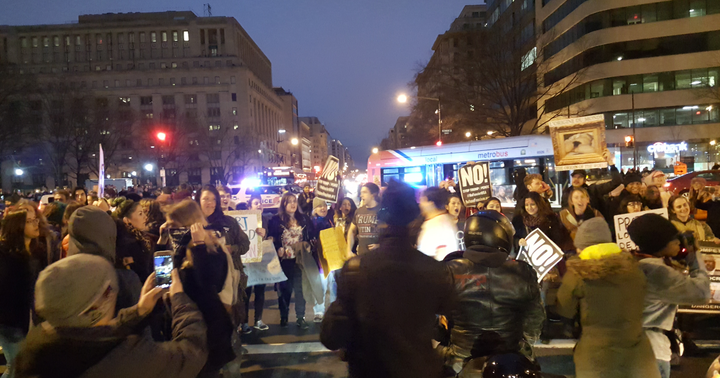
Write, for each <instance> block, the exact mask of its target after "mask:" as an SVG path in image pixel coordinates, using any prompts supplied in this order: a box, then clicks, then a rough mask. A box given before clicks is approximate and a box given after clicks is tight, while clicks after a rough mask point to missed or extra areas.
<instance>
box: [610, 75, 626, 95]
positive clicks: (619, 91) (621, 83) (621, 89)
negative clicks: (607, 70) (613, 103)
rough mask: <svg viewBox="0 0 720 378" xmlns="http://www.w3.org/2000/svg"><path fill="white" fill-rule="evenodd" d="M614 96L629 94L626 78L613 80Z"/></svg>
mask: <svg viewBox="0 0 720 378" xmlns="http://www.w3.org/2000/svg"><path fill="white" fill-rule="evenodd" d="M612 93H613V96H618V95H624V94H627V93H628V89H627V80H626V79H625V78H624V77H619V78H615V79H613V92H612Z"/></svg>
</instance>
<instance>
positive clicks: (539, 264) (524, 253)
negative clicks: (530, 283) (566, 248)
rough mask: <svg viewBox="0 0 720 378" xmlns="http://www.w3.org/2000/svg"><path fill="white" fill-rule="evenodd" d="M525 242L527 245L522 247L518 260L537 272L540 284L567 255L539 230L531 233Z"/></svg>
mask: <svg viewBox="0 0 720 378" xmlns="http://www.w3.org/2000/svg"><path fill="white" fill-rule="evenodd" d="M525 242H526V243H527V245H526V246H525V247H522V249H521V251H520V253H519V254H518V258H517V259H518V260H520V261H525V262H526V263H528V264H530V266H531V267H533V269H535V271H536V272H537V275H538V282H540V281H542V279H543V278H544V277H545V275H546V274H548V272H549V271H550V269H552V268H553V267H554V266H555V265H557V263H559V262H560V261H562V259H563V257H564V256H565V254H564V253H563V251H562V250H561V249H560V247H558V246H557V244H555V243H554V242H553V241H552V240H550V238H549V237H547V236H546V235H545V234H544V233H543V232H542V231H540V229H539V228H536V229H535V230H534V231H533V232H531V233H529V234H528V236H527V237H526V238H525Z"/></svg>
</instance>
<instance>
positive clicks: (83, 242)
mask: <svg viewBox="0 0 720 378" xmlns="http://www.w3.org/2000/svg"><path fill="white" fill-rule="evenodd" d="M68 235H70V244H69V246H68V256H72V255H76V254H80V253H86V254H91V255H97V256H102V257H104V258H106V259H108V261H110V262H111V263H113V264H114V263H115V241H116V239H117V225H116V224H115V221H114V220H113V219H112V217H111V216H110V215H108V213H106V212H104V211H102V210H101V209H100V208H99V207H96V206H83V207H81V208H79V209H77V211H75V212H74V213H73V215H72V216H71V217H70V220H69V221H68Z"/></svg>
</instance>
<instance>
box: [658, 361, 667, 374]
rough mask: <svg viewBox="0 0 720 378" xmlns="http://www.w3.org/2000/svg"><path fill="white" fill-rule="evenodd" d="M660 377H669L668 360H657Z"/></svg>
mask: <svg viewBox="0 0 720 378" xmlns="http://www.w3.org/2000/svg"><path fill="white" fill-rule="evenodd" d="M657 364H658V368H659V369H660V377H661V378H670V361H663V360H657Z"/></svg>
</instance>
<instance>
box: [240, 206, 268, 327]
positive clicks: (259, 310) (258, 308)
mask: <svg viewBox="0 0 720 378" xmlns="http://www.w3.org/2000/svg"><path fill="white" fill-rule="evenodd" d="M249 205H250V206H248V209H250V210H260V211H262V199H261V197H260V196H259V195H257V194H254V195H253V196H252V197H250V203H249ZM263 215H264V214H263ZM266 224H267V223H266V222H265V218H264V217H263V225H266ZM266 227H267V226H266ZM255 233H256V234H257V236H258V237H259V238H265V235H266V234H267V232H266V230H265V229H264V228H258V229H256V230H255ZM266 286H267V285H265V284H260V285H254V286H250V287H248V288H247V289H245V297H246V299H245V320H246V322H245V323H244V324H243V325H242V331H243V333H245V334H248V333H250V332H252V331H251V329H250V325H249V324H248V323H247V322H249V321H250V297H251V296H252V294H253V293H255V303H254V307H253V309H254V310H255V325H254V326H253V328H255V329H256V330H258V331H267V330H268V329H270V327H268V325H267V324H265V323H264V322H263V321H262V316H263V309H264V307H265V287H266Z"/></svg>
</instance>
